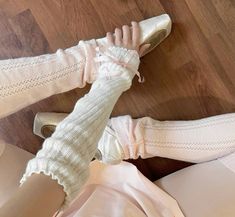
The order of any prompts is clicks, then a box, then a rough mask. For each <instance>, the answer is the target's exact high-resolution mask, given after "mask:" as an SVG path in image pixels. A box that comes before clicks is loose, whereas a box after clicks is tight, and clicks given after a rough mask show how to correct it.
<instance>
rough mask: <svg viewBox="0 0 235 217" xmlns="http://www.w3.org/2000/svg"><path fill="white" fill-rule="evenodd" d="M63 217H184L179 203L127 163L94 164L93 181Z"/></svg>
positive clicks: (90, 179) (89, 181)
mask: <svg viewBox="0 0 235 217" xmlns="http://www.w3.org/2000/svg"><path fill="white" fill-rule="evenodd" d="M59 216H60V217H65V216H66V217H72V216H73V217H75V216H76V217H79V216H83V217H84V216H85V217H89V216H102V217H110V216H112V217H122V216H123V217H124V216H125V217H126V216H135V217H144V216H148V217H173V216H177V217H183V214H182V212H181V211H180V209H179V207H178V204H177V202H176V201H175V200H174V199H173V198H172V197H171V196H169V195H168V194H167V193H165V192H164V191H163V190H161V189H160V188H158V187H157V186H156V185H155V184H154V183H152V182H151V181H149V180H148V179H147V178H146V177H144V176H143V175H142V174H141V173H140V172H139V171H138V170H137V168H136V167H135V166H134V165H132V164H130V163H127V162H122V163H121V164H119V165H112V166H111V165H105V164H102V163H100V162H98V161H93V162H92V163H91V165H90V178H89V180H88V182H87V183H86V185H85V186H84V187H83V189H82V191H81V193H80V194H79V196H78V197H77V198H76V199H75V201H74V202H73V203H72V205H71V207H70V208H68V209H67V210H66V211H65V212H64V213H61V214H60V215H59Z"/></svg>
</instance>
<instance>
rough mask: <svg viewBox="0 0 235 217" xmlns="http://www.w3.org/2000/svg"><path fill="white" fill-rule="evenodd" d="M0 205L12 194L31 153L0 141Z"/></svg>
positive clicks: (31, 156)
mask: <svg viewBox="0 0 235 217" xmlns="http://www.w3.org/2000/svg"><path fill="white" fill-rule="evenodd" d="M0 147H1V149H2V152H1V153H0V177H1V178H0V207H1V206H2V205H3V204H4V203H5V202H6V201H7V200H8V199H9V198H10V197H11V196H12V195H13V194H14V192H15V191H16V190H17V188H18V186H19V181H20V179H21V177H22V175H23V174H24V171H25V168H26V164H27V162H28V160H30V159H31V158H33V155H32V154H30V153H28V152H26V151H24V150H22V149H20V148H18V147H16V146H13V145H9V144H5V143H4V142H0Z"/></svg>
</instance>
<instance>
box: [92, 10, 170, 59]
mask: <svg viewBox="0 0 235 217" xmlns="http://www.w3.org/2000/svg"><path fill="white" fill-rule="evenodd" d="M139 25H140V30H141V36H140V43H141V45H143V44H151V46H150V47H149V48H148V49H147V50H146V51H145V53H143V54H142V56H144V55H146V54H147V53H149V52H150V51H152V50H153V49H154V48H155V47H157V46H158V45H159V44H160V43H161V42H162V41H163V40H164V39H165V38H166V37H167V36H168V35H169V34H170V32H171V26H172V22H171V18H170V16H169V15H168V14H163V15H160V16H156V17H152V18H149V19H146V20H142V21H140V22H139ZM96 41H97V42H98V44H100V45H103V46H105V45H106V44H107V39H106V38H101V39H96Z"/></svg>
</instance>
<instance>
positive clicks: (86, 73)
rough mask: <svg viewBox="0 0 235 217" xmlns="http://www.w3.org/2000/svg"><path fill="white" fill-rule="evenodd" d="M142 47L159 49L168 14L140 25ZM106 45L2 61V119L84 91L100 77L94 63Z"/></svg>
mask: <svg viewBox="0 0 235 217" xmlns="http://www.w3.org/2000/svg"><path fill="white" fill-rule="evenodd" d="M140 29H141V32H142V34H141V39H140V42H141V44H145V43H150V44H151V46H150V47H149V49H148V50H146V51H145V53H147V52H149V51H150V50H152V49H153V48H154V47H156V46H157V45H158V44H159V43H160V42H161V41H163V40H164V39H165V38H166V37H167V36H168V35H169V33H170V31H171V20H170V17H169V16H168V15H167V14H164V15H161V16H157V17H153V18H150V19H147V20H144V21H141V22H140ZM106 46H107V41H106V38H101V39H97V40H94V39H93V40H90V41H80V42H79V44H78V45H77V46H74V47H71V48H68V49H66V50H62V49H59V50H58V51H57V52H56V53H54V54H47V55H42V56H37V57H28V58H19V59H9V60H2V61H0V102H1V107H0V118H2V117H4V116H6V115H9V114H11V113H13V112H16V111H18V110H19V109H22V108H23V107H25V106H27V105H30V104H32V103H35V102H37V101H39V100H42V99H44V98H47V97H49V96H51V95H54V94H57V93H62V92H66V91H69V90H72V89H74V88H77V87H79V88H82V87H84V86H85V85H86V83H93V82H94V80H96V78H97V68H98V66H99V64H98V65H97V63H96V62H95V61H94V57H96V55H98V52H97V50H96V48H97V47H98V48H100V50H102V49H104V48H105V47H106Z"/></svg>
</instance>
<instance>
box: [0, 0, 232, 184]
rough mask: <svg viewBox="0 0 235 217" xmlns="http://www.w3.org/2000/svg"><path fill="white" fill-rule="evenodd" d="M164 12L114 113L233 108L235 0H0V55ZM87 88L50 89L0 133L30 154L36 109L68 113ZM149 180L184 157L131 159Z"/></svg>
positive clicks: (3, 123) (163, 115)
mask: <svg viewBox="0 0 235 217" xmlns="http://www.w3.org/2000/svg"><path fill="white" fill-rule="evenodd" d="M162 13H168V14H170V16H171V17H172V20H173V22H174V25H173V29H172V33H171V35H170V36H169V37H168V38H167V40H165V41H164V42H163V43H162V44H161V45H160V46H159V47H158V48H157V49H155V50H154V51H153V52H151V53H150V54H148V55H147V56H145V57H144V58H143V59H142V62H141V66H140V71H141V73H142V74H143V75H144V77H145V79H146V82H145V83H143V84H139V83H138V82H137V79H135V81H134V85H133V87H132V89H131V90H130V91H128V92H127V93H125V94H123V96H122V97H121V99H120V100H119V101H118V103H117V105H116V106H115V109H114V111H113V113H112V115H113V116H117V115H124V114H130V115H131V116H133V117H135V118H137V117H143V116H150V117H152V118H156V119H158V120H191V119H198V118H203V117H208V116H212V115H217V114H222V113H228V112H234V111H235V73H234V69H235V0H206V1H205V0H197V1H194V0H179V1H174V0H145V1H141V0H122V1H116V0H110V1H106V0H70V1H65V0H53V1H47V0H0V32H1V35H0V58H1V59H5V58H11V57H21V56H34V55H39V54H44V53H49V52H54V51H56V49H58V48H66V47H69V46H72V45H75V44H76V43H78V41H79V40H80V39H91V38H97V37H101V36H103V35H105V33H106V32H107V31H112V30H113V29H114V28H115V27H116V26H121V25H123V24H129V23H130V22H131V21H132V20H136V21H140V20H142V19H145V18H149V17H152V16H156V15H160V14H162ZM88 90H89V86H88V87H86V88H84V89H76V90H73V91H70V92H68V93H64V94H60V95H56V96H52V97H50V98H48V99H45V100H43V101H41V102H39V103H36V104H34V105H32V106H29V107H27V108H25V109H23V110H21V111H19V112H18V113H16V114H13V115H11V116H9V117H7V118H4V119H2V120H0V137H1V138H3V139H4V140H6V141H7V142H10V143H12V144H14V145H17V146H19V147H21V148H23V149H25V150H28V151H30V152H32V153H36V151H37V150H38V149H39V148H40V146H41V143H42V140H41V139H39V138H37V137H36V136H34V135H33V134H32V123H33V118H34V115H35V114H36V113H37V112H39V111H55V112H70V111H71V110H72V108H73V105H74V103H75V102H76V100H77V99H78V98H79V97H81V96H82V95H83V94H84V93H86V92H87V91H88ZM131 162H132V163H134V164H135V165H137V167H138V168H139V169H140V170H141V171H142V172H143V173H144V174H145V175H146V176H147V177H148V178H150V179H151V180H155V179H156V178H159V177H162V176H164V175H166V174H169V173H171V172H174V171H176V170H178V169H181V168H183V167H185V166H188V165H189V164H188V163H184V162H177V161H174V160H169V159H162V158H153V159H147V160H141V159H139V160H137V161H131Z"/></svg>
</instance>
